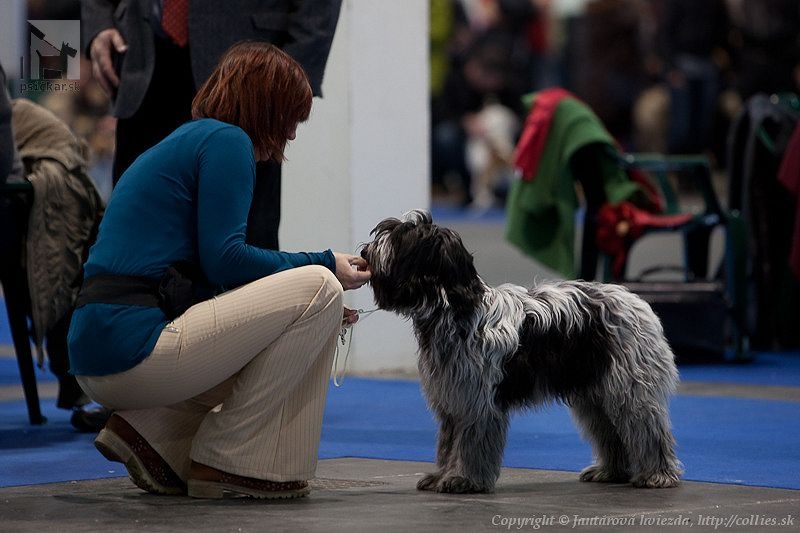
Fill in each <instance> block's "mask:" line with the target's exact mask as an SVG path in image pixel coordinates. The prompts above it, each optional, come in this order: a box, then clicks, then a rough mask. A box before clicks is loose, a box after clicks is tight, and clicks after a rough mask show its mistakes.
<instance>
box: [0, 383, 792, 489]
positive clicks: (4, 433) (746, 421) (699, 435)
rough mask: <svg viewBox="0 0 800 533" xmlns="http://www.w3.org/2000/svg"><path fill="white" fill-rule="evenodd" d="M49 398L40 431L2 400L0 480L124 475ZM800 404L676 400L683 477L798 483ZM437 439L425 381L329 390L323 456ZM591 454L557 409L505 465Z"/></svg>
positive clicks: (520, 431) (536, 416)
mask: <svg viewBox="0 0 800 533" xmlns="http://www.w3.org/2000/svg"><path fill="white" fill-rule="evenodd" d="M52 403H53V401H52V400H45V401H43V402H42V404H43V410H44V414H45V416H47V417H48V419H49V421H48V423H47V424H46V425H44V426H40V427H31V426H29V425H28V424H27V415H26V411H25V406H24V403H23V402H22V401H11V402H3V403H1V404H0V486H14V485H27V484H36V483H48V482H58V481H71V480H81V479H95V478H103V477H116V476H120V475H124V469H122V467H121V465H118V464H116V463H109V462H107V461H106V460H105V459H103V457H102V456H100V454H99V453H97V452H96V451H95V450H94V448H93V447H92V445H91V442H92V436H91V435H86V434H79V433H76V432H75V431H74V430H73V429H72V427H71V426H70V425H69V413H67V412H64V411H59V410H57V409H55V408H54V407H53V406H52ZM798 408H800V405H798V403H793V402H779V401H765V400H746V399H735V398H716V397H688V396H678V397H676V398H675V399H674V400H673V403H672V419H673V423H674V426H675V434H676V438H677V441H678V455H679V457H680V458H681V460H682V461H683V462H684V464H685V466H686V476H685V478H686V479H687V480H693V481H710V482H718V483H734V484H743V485H754V486H768V487H780V488H790V489H800V424H798V423H797V412H798ZM435 438H436V425H435V423H434V421H433V420H432V418H431V415H430V413H429V412H428V410H427V408H426V405H425V402H424V400H423V399H422V397H421V395H420V392H419V385H418V383H416V382H412V381H383V380H369V379H356V378H350V379H348V380H346V381H345V383H344V386H343V387H341V388H334V387H331V389H330V392H329V395H328V404H327V407H326V411H325V420H324V424H323V432H322V442H321V446H320V457H321V458H336V457H365V458H376V459H394V460H416V461H432V460H433V459H434V447H435ZM590 459H591V452H590V449H589V446H588V445H587V444H586V443H585V442H583V441H581V439H580V438H579V436H578V433H577V431H576V430H575V428H574V426H573V424H572V422H571V420H570V417H569V414H568V412H567V411H566V409H565V408H563V407H561V406H552V407H549V408H547V409H545V410H543V411H541V412H537V413H529V414H524V415H520V416H517V417H516V418H515V419H514V421H513V423H512V427H511V430H510V432H509V442H508V446H507V449H506V454H505V459H504V464H505V465H506V466H512V467H527V468H544V469H554V470H566V471H579V470H580V469H581V468H583V467H584V466H586V465H587V464H588V463H589V461H590Z"/></svg>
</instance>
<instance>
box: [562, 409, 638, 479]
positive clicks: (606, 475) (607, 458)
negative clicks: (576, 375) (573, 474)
mask: <svg viewBox="0 0 800 533" xmlns="http://www.w3.org/2000/svg"><path fill="white" fill-rule="evenodd" d="M571 412H572V416H573V418H574V419H575V422H576V423H577V424H578V427H579V428H580V429H581V433H582V434H583V436H584V438H586V439H587V440H588V441H589V442H590V443H591V444H592V448H593V450H594V455H595V461H596V463H595V464H593V465H591V466H588V467H586V468H584V469H583V471H582V472H581V475H580V480H581V481H598V482H606V483H627V482H628V481H629V480H630V473H629V471H628V464H627V462H628V454H627V452H626V451H625V445H624V444H623V442H622V439H621V438H620V436H619V432H618V431H617V428H616V427H614V424H613V423H612V422H611V419H610V418H609V417H608V415H607V414H606V412H605V410H604V409H603V407H602V406H601V405H599V404H597V403H595V402H593V401H591V400H588V399H579V400H576V401H574V402H573V404H572V409H571Z"/></svg>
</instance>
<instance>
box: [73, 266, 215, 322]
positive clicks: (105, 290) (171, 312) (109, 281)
mask: <svg viewBox="0 0 800 533" xmlns="http://www.w3.org/2000/svg"><path fill="white" fill-rule="evenodd" d="M213 295H214V291H213V289H212V288H211V286H210V285H209V283H208V282H207V281H206V280H205V276H204V275H203V273H202V271H200V269H199V268H198V267H197V266H196V265H194V264H193V263H189V262H187V261H179V262H177V263H173V264H172V265H170V266H169V267H168V268H167V271H166V272H165V273H164V275H163V276H162V277H161V279H160V280H158V281H156V280H153V279H151V278H145V277H140V276H123V275H118V274H97V275H96V276H92V277H91V278H89V279H86V280H84V281H83V286H82V287H81V290H80V292H79V293H78V299H77V302H76V303H75V307H82V306H84V305H86V304H91V303H104V304H122V305H139V306H143V307H158V308H160V309H161V310H162V311H163V312H164V315H166V317H167V320H173V319H174V318H176V317H178V316H180V315H182V314H183V313H185V312H186V310H187V309H189V308H190V307H191V306H193V305H194V304H196V303H198V302H202V301H204V300H208V299H209V298H211V297H212V296H213Z"/></svg>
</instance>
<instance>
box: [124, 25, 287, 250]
mask: <svg viewBox="0 0 800 533" xmlns="http://www.w3.org/2000/svg"><path fill="white" fill-rule="evenodd" d="M194 95H195V87H194V78H193V77H192V68H191V61H190V58H189V50H188V48H180V47H178V46H176V45H174V44H173V43H172V42H170V41H167V40H164V39H160V38H158V37H156V61H155V66H154V69H153V78H152V80H151V81H150V87H149V88H148V89H147V94H146V95H145V97H144V101H143V102H142V105H141V106H140V107H139V109H138V111H137V112H136V113H135V114H134V115H133V116H132V117H130V118H121V119H119V120H118V121H117V147H116V152H115V153H114V166H113V171H112V176H113V180H114V185H116V184H117V182H118V181H119V179H120V177H122V174H123V173H124V172H125V170H127V169H128V167H129V166H130V165H131V164H132V163H133V162H134V161H135V160H136V158H137V157H139V155H141V154H142V153H143V152H145V151H146V150H147V149H149V148H151V147H152V146H154V145H156V144H158V143H159V142H160V141H161V140H162V139H164V137H166V136H167V135H169V134H170V133H172V132H173V131H174V130H175V129H176V128H177V127H178V126H180V125H181V124H183V123H184V122H187V121H188V120H190V119H191V117H192V112H191V111H192V99H193V98H194ZM280 218H281V165H280V164H279V163H275V162H272V161H270V162H267V163H258V164H256V185H255V189H254V194H253V202H252V204H251V206H250V213H249V215H248V217H247V242H248V243H249V244H252V245H253V246H258V247H259V248H267V249H271V250H277V249H278V226H279V224H280Z"/></svg>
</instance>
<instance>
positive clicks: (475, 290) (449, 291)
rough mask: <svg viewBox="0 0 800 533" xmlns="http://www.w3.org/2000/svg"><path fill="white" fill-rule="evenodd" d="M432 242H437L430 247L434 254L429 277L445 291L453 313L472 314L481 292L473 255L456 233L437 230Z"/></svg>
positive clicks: (432, 236)
mask: <svg viewBox="0 0 800 533" xmlns="http://www.w3.org/2000/svg"><path fill="white" fill-rule="evenodd" d="M431 239H432V240H433V241H434V242H433V243H431V245H430V246H429V247H427V248H428V249H429V250H430V251H431V254H430V261H429V268H430V275H432V276H435V278H436V280H435V283H436V285H438V286H439V287H442V288H444V291H445V294H446V295H447V300H448V302H449V304H450V307H451V308H452V309H453V311H455V312H456V313H462V312H469V311H471V310H472V309H473V308H474V307H475V306H476V305H477V304H478V301H479V300H480V297H481V296H480V295H481V292H482V291H481V281H480V278H479V277H478V272H477V271H476V270H475V264H474V260H473V257H472V254H471V253H470V252H469V251H468V250H467V248H466V247H465V246H464V243H463V242H462V241H461V237H459V235H458V234H457V233H456V232H454V231H453V230H450V229H447V228H436V231H434V232H433V233H432V235H431Z"/></svg>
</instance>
